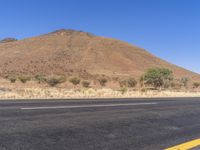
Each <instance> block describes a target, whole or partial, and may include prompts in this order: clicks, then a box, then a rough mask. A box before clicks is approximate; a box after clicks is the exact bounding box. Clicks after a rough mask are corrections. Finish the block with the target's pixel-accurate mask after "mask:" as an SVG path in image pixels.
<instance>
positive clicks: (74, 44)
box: [0, 30, 200, 80]
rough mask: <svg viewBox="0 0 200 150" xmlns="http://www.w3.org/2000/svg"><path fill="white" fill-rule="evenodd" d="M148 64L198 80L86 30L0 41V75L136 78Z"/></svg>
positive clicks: (151, 57) (113, 40)
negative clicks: (97, 75)
mask: <svg viewBox="0 0 200 150" xmlns="http://www.w3.org/2000/svg"><path fill="white" fill-rule="evenodd" d="M152 67H167V68H169V69H171V70H173V71H174V73H175V76H176V77H190V78H193V79H195V80H197V79H200V75H199V74H195V73H193V72H190V71H188V70H185V69H183V68H180V67H177V66H175V65H173V64H170V63H168V62H166V61H163V60H161V59H159V58H157V57H155V56H153V55H152V54H150V53H148V52H147V51H145V50H144V49H141V48H138V47H135V46H133V45H130V44H128V43H126V42H122V41H119V40H115V39H111V38H104V37H99V36H94V35H91V34H89V33H86V32H80V31H74V30H59V31H55V32H52V33H49V34H46V35H42V36H38V37H33V38H28V39H24V40H20V41H13V42H8V43H7V42H6V43H0V75H1V76H5V75H8V74H9V75H10V74H16V75H17V74H23V75H24V74H26V75H31V76H32V75H36V74H39V73H41V74H46V75H51V74H65V75H69V74H79V75H82V74H88V75H96V74H99V75H101V74H105V75H107V76H130V75H131V76H134V77H139V76H140V75H141V74H142V73H144V71H146V70H147V69H148V68H152Z"/></svg>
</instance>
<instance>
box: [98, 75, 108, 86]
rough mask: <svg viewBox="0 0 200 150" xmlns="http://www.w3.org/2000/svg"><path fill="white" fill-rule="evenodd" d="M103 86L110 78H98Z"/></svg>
mask: <svg viewBox="0 0 200 150" xmlns="http://www.w3.org/2000/svg"><path fill="white" fill-rule="evenodd" d="M98 81H99V83H100V85H101V86H105V85H106V83H107V82H108V80H107V79H106V78H105V77H101V78H99V79H98Z"/></svg>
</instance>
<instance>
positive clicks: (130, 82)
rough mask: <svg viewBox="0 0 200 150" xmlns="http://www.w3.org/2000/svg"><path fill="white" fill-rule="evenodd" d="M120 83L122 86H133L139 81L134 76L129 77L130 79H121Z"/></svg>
mask: <svg viewBox="0 0 200 150" xmlns="http://www.w3.org/2000/svg"><path fill="white" fill-rule="evenodd" d="M119 84H120V86H121V87H129V88H133V87H135V86H136V85H137V81H136V80H135V79H134V78H129V79H126V80H123V81H120V83H119Z"/></svg>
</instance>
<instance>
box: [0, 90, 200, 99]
mask: <svg viewBox="0 0 200 150" xmlns="http://www.w3.org/2000/svg"><path fill="white" fill-rule="evenodd" d="M152 97H200V92H172V91H161V92H159V91H147V92H141V91H127V92H126V93H124V94H123V93H122V92H121V91H118V90H113V89H64V88H60V89H58V88H24V89H15V90H11V91H10V90H7V91H6V90H5V91H1V92H0V99H54V98H58V99H70V98H83V99H84V98H152Z"/></svg>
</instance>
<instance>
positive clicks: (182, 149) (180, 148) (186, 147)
mask: <svg viewBox="0 0 200 150" xmlns="http://www.w3.org/2000/svg"><path fill="white" fill-rule="evenodd" d="M197 146H200V139H196V140H193V141H189V142H186V143H183V144H180V145H177V146H174V147H171V148H167V149H165V150H190V149H192V148H195V147H197Z"/></svg>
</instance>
